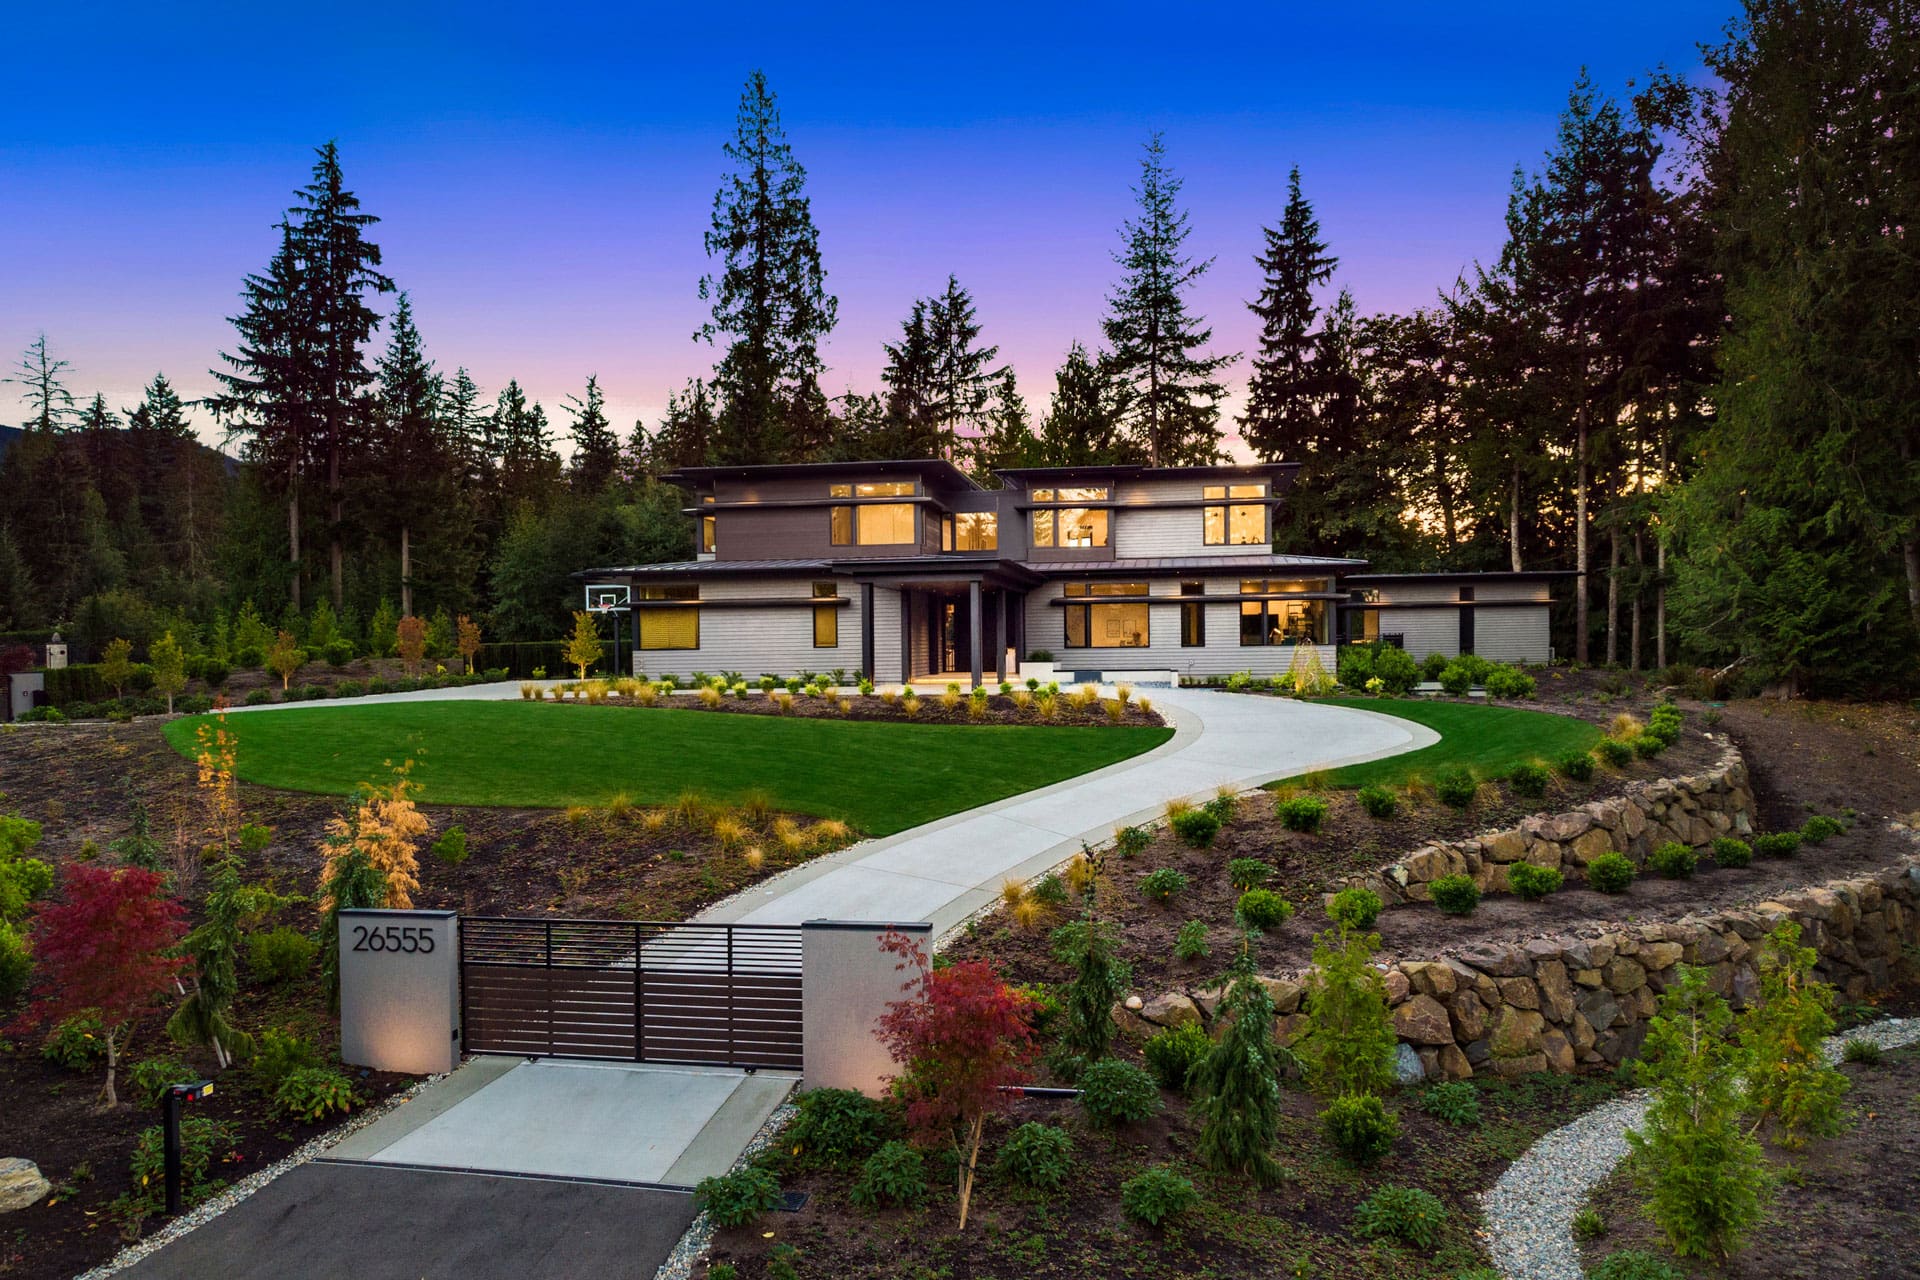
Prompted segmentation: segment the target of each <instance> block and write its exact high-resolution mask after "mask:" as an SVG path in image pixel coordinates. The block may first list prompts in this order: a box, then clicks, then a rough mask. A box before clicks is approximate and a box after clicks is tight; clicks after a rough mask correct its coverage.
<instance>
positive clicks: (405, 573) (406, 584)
mask: <svg viewBox="0 0 1920 1280" xmlns="http://www.w3.org/2000/svg"><path fill="white" fill-rule="evenodd" d="M412 532H413V531H412V530H411V529H409V528H407V526H406V525H404V524H403V525H401V526H400V613H401V616H402V617H409V618H410V617H412V616H413V552H412V543H411V541H410V535H411V534H412Z"/></svg>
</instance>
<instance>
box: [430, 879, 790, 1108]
mask: <svg viewBox="0 0 1920 1280" xmlns="http://www.w3.org/2000/svg"><path fill="white" fill-rule="evenodd" d="M460 992H461V1021H462V1025H463V1026H464V1027H465V1028H466V1030H465V1041H466V1048H467V1050H468V1051H469V1052H471V1053H511V1054H528V1055H534V1056H544V1057H556V1058H617V1059H621V1060H624V1061H635V1062H679V1063H687V1064H700V1065H709V1066H728V1067H769V1068H776V1069H783V1070H793V1071H798V1070H800V1067H801V1052H800V1050H801V1037H800V927H799V926H798V925H746V924H662V923H656V922H652V921H628V920H547V919H541V918H537V917H530V918H501V917H493V918H489V917H480V918H473V917H466V918H463V919H462V920H461V921H460Z"/></svg>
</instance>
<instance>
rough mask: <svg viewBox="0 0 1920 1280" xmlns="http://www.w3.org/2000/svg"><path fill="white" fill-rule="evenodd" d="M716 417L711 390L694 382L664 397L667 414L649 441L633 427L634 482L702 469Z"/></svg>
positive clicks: (707, 456) (708, 455)
mask: <svg viewBox="0 0 1920 1280" xmlns="http://www.w3.org/2000/svg"><path fill="white" fill-rule="evenodd" d="M717 427H718V417H717V414H716V410H715V407H714V403H713V390H712V388H710V387H709V386H708V385H707V384H706V383H705V382H703V381H701V380H700V379H698V378H694V379H692V380H691V381H689V382H688V383H687V385H686V386H684V387H682V388H681V389H680V390H679V391H677V392H670V393H669V394H668V395H667V411H666V413H665V415H664V416H662V417H661V419H660V425H659V426H658V427H657V428H655V430H654V433H653V436H652V438H651V439H648V438H647V437H646V435H645V434H644V433H643V432H642V431H641V430H640V429H639V428H638V427H637V426H636V427H635V428H634V433H633V443H632V445H631V446H630V452H631V456H632V458H633V479H634V481H635V482H636V483H638V481H639V480H640V479H641V477H643V476H663V475H665V474H667V473H668V472H669V471H673V470H675V469H677V468H680V467H699V466H705V465H706V464H707V462H708V461H709V460H711V458H712V453H713V441H714V433H715V431H716V429H717Z"/></svg>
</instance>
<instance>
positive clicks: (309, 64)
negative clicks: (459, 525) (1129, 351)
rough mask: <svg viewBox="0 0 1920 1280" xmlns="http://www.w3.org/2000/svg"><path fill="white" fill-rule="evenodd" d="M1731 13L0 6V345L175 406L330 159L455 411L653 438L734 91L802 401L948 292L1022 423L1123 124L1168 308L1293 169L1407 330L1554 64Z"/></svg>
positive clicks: (1494, 246) (846, 385)
mask: <svg viewBox="0 0 1920 1280" xmlns="http://www.w3.org/2000/svg"><path fill="white" fill-rule="evenodd" d="M1731 13H1732V7H1731V5H1730V4H1728V3H1714V4H1703V3H1694V2H1692V0H1670V2H1668V3H1661V4H1652V3H1640V2H1638V0H1635V2H1631V3H1614V4H1608V5H1565V4H1554V5H1548V4H1530V5H1522V4H1485V5H1471V4H1468V5H1454V6H1437V5H1431V4H1424V5H1415V4H1375V5H1349V6H1314V7H1312V8H1307V7H1304V6H1293V5H1281V4H1274V5H1263V6H1187V7H1181V6H1164V7H1161V8H1146V7H1142V6H1132V5H1102V6H1097V7H1095V6H1088V7H1087V8H1085V9H1068V8H1062V7H1049V6H1036V5H1030V6H1023V7H1011V6H990V7H979V8H970V9H962V8H959V7H943V8H941V9H939V10H937V11H916V12H911V13H902V12H900V11H898V10H897V9H895V8H893V7H882V6H855V5H834V6H817V7H816V6H799V5H789V6H780V7H773V6H705V7H689V6H673V7H672V8H670V9H662V10H659V11H651V10H649V9H643V8H638V7H620V8H614V7H605V6H593V5H584V4H576V5H544V6H530V5H517V6H505V5H462V6H452V5H437V6H436V5H415V4H405V3H395V4H390V5H386V6H369V5H364V4H357V3H343V4H334V5H328V6H300V7H299V8H298V9H297V10H296V9H295V8H294V7H293V6H271V5H239V4H233V5H206V4H202V5H193V4H186V5H165V6H160V5H152V4H142V5H132V4H78V5H73V6H67V7H65V8H59V7H54V8H51V9H48V8H46V7H41V8H37V9H35V10H33V11H30V12H26V13H21V14H14V15H10V17H9V37H10V43H11V44H12V46H13V53H14V56H13V57H12V58H11V59H10V63H11V66H10V71H9V74H8V75H7V76H6V77H5V78H4V79H0V352H4V353H6V354H7V356H8V359H7V363H8V364H9V365H10V364H11V353H12V352H15V351H18V350H19V349H20V348H22V347H24V346H25V345H26V344H27V343H28V342H30V341H31V340H32V339H33V337H34V336H35V335H36V334H37V333H39V332H40V331H42V330H44V331H45V332H46V333H47V334H48V337H49V341H50V342H51V344H52V346H53V348H54V351H55V353H56V354H57V355H59V356H61V357H63V358H65V359H68V360H70V361H71V362H72V365H73V368H72V371H71V375H70V376H71V379H72V385H73V387H74V389H75V391H76V392H78V393H82V394H89V395H90V394H91V393H92V392H93V391H94V390H96V389H98V390H101V391H104V392H105V393H106V394H107V396H108V398H109V400H110V401H111V402H112V403H114V404H116V405H124V404H128V403H131V402H132V401H133V400H134V399H135V398H136V397H137V395H138V391H139V387H140V385H141V384H142V383H143V382H144V381H145V380H146V379H147V378H148V377H150V376H151V375H152V374H153V372H154V371H156V370H164V371H166V372H167V374H168V375H169V376H170V377H171V378H173V379H174V381H175V382H176V384H177V385H178V386H180V387H181V389H182V390H183V392H185V393H187V394H204V393H205V392H207V391H208V390H210V389H211V381H210V379H209V378H208V377H207V374H206V371H207V370H208V369H209V368H211V367H212V366H213V365H214V364H215V363H216V362H217V357H218V352H219V351H221V350H222V349H224V348H227V347H229V346H230V345H231V340H232V330H231V327H230V326H229V325H228V324H227V323H226V317H227V316H229V315H231V314H232V312H233V310H234V308H235V306H236V292H237V289H238V286H239V284H240V280H241V277H242V275H243V274H244V273H246V272H248V271H251V270H257V269H258V268H259V267H260V266H261V265H263V264H264V262H265V261H266V259H267V256H268V255H269V253H270V252H271V251H272V247H273V240H274V233H273V231H272V224H273V223H274V221H275V220H276V218H277V217H278V216H279V213H280V211H281V210H282V209H283V208H284V207H285V206H286V205H287V204H288V203H289V201H290V196H291V192H292V190H293V189H294V188H295V187H296V186H298V185H300V184H301V183H302V182H303V181H304V180H305V177H306V173H307V170H308V168H309V166H310V164H311V148H312V147H313V146H314V145H316V144H318V143H320V142H322V141H325V140H326V139H328V138H335V139H338V141H339V143H340V145H341V148H342V152H343V155H344V159H345V162H346V166H347V175H348V179H349V182H350V184H351V185H352V186H353V187H354V188H355V190H356V191H358V192H359V194H360V195H361V197H362V199H363V200H364V202H365V204H366V206H367V208H368V211H370V212H373V213H376V214H379V215H380V216H381V217H382V218H383V222H382V223H381V224H380V226H379V227H378V228H376V230H375V238H376V239H377V240H378V242H379V243H380V244H381V246H382V248H383V249H384V250H385V253H386V270H387V271H388V272H389V274H391V275H392V276H393V277H394V278H395V279H396V280H397V281H398V282H399V283H400V285H401V287H403V288H406V289H408V290H410V291H411V293H412V295H413V298H414V303H415V308H416V311H417V313H418V316H419V320H420V324H421V327H422V330H423V332H424V334H425V337H426V340H427V343H428V347H429V353H430V354H431V355H432V356H433V357H434V358H435V359H436V360H437V361H438V362H439V363H440V364H441V365H443V366H444V367H446V368H448V369H451V368H452V367H453V366H454V365H455V364H465V365H467V366H468V367H469V368H470V369H471V370H472V371H473V373H474V376H475V377H476V378H477V379H478V380H479V381H480V383H481V384H482V386H483V387H484V388H485V389H486V390H487V391H488V392H489V394H490V393H491V392H492V391H494V390H496V389H497V388H498V387H499V386H500V385H501V384H503V383H504V382H505V381H506V379H507V378H508V377H510V376H511V377H518V378H519V379H520V381H521V382H522V384H523V385H525V386H526V387H527V388H528V389H529V391H530V392H531V393H532V394H533V395H535V396H537V397H538V398H540V399H542V400H543V401H545V402H546V403H547V405H548V407H549V409H550V410H555V409H557V407H558V402H559V400H560V398H561V396H562V395H564V394H566V393H568V392H570V391H575V390H577V389H578V388H579V386H580V385H581V384H582V383H583V382H584V381H585V378H586V376H587V374H589V373H598V374H599V375H600V379H601V383H602V385H603V386H604V387H605V388H606V389H607V391H608V395H609V399H610V402H611V407H612V411H613V413H614V418H615V421H616V423H617V424H618V425H619V426H620V427H621V428H622V429H623V430H624V429H626V428H627V427H629V426H631V424H632V422H633V421H634V419H635V418H636V417H639V418H644V419H645V420H647V421H648V422H649V423H651V422H652V421H653V420H654V418H655V417H656V416H657V414H658V412H659V410H660V408H661V406H663V405H664V403H665V400H666V396H667V393H668V392H669V391H671V390H673V389H675V388H676V387H678V386H679V385H681V384H682V383H683V382H684V381H685V380H686V379H687V378H688V377H691V376H696V375H700V374H703V373H704V372H706V370H707V369H708V368H709V367H710V365H711V362H712V358H713V353H712V352H711V351H709V350H708V349H706V348H703V347H700V346H697V345H696V344H694V343H693V342H692V341H691V340H690V338H689V335H690V334H691V333H692V332H693V330H694V329H695V328H696V327H697V326H698V325H699V323H700V322H701V320H702V319H703V313H702V307H701V304H700V302H699V299H698V298H697V296H696V294H695V286H696V283H697V281H698V279H699V277H700V275H701V273H702V271H703V270H704V269H705V259H704V257H703V254H702V251H701V244H700V237H701V234H702V232H703V230H704V229H705V227H706V223H707V218H708V211H709V207H710V204H711V201H712V197H713V191H714V188H715V186H716V185H717V181H718V179H719V177H720V175H721V173H722V171H723V167H724V159H723V157H722V156H721V154H720V147H721V145H722V143H723V142H724V141H725V139H726V137H727V136H728V134H729V131H730V129H731V126H732V121H733V115H734V110H735V106H736V104H737V101H738V97H739V92H740V87H741V83H742V81H743V80H744V79H745V76H746V74H747V72H748V71H749V70H751V69H752V68H754V67H756V66H757V67H762V68H764V69H765V70H766V72H767V74H768V76H769V79H770V81H771V83H772V85H773V88H774V90H775V92H776V93H777V94H778V95H779V98H780V105H781V109H782V113H783V115H784V118H785V123H786V126H787V130H788V133H789V136H790V139H791V141H792V143H793V145H794V147H795V150H796V152H797V153H798V155H799V157H800V159H801V161H802V163H804V164H805V165H806V166H807V168H808V170H809V172H810V175H811V180H810V190H811V193H812V196H813V200H814V209H815V217H816V221H817V222H818V224H819V227H820V237H821V248H822V252H823V256H824V258H825V262H826V267H827V272H828V282H829V287H830V288H831V289H832V290H833V291H834V292H835V293H836V294H837V295H838V296H839V298H840V316H841V323H840V326H839V328H838V330H836V332H835V333H834V335H833V337H832V340H831V342H830V343H829V345H828V347H827V349H826V356H827V361H828V364H829V366H830V368H829V372H828V375H827V378H826V386H827V389H828V391H829V392H830V393H838V392H839V391H842V390H848V389H854V390H869V389H875V388H877V385H878V376H879V370H880V366H881V363H882V361H883V356H882V353H881V351H880V344H881V342H883V341H886V340H889V339H891V338H892V337H893V336H894V335H895V334H896V333H897V330H898V325H899V322H900V320H901V318H902V317H903V316H904V315H905V314H906V311H907V309H908V307H909V306H910V305H911V302H912V300H913V299H914V297H916V296H919V295H924V294H929V293H932V292H934V291H936V290H937V289H938V288H939V287H940V286H941V285H942V284H943V283H944V281H945V278H946V275H947V273H948V272H950V271H951V272H954V273H955V274H957V275H958V276H959V278H960V281H961V283H962V284H963V285H966V286H967V287H968V288H970V289H971V290H972V291H973V293H974V296H975V298H976V300H977V302H978V304H979V310H980V317H981V319H982V321H983V322H984V324H985V326H986V333H985V336H986V338H987V340H988V341H994V342H998V343H999V344H1000V345H1001V348H1002V356H1003V358H1006V359H1010V360H1011V361H1012V363H1013V364H1014V366H1015V368H1016V370H1017V371H1018V373H1019V375H1020V380H1021V386H1022V388H1023V390H1024V391H1025V392H1026V394H1027V397H1028V399H1029V400H1030V401H1032V402H1033V403H1034V404H1035V406H1036V408H1038V407H1040V406H1043V405H1044V402H1045V399H1046V397H1047V394H1048V393H1049V392H1050V390H1051V387H1052V373H1053V369H1054V368H1055V367H1056V366H1057V364H1058V362H1059V360H1060V357H1061V356H1062V354H1063V353H1064V352H1065V350H1066V348H1067V345H1068V343H1069V342H1071V341H1073V340H1074V339H1076V338H1078V339H1080V340H1082V341H1085V342H1088V343H1090V344H1091V343H1092V342H1094V341H1096V340H1097V338H1098V322H1099V317H1100V314H1101V311H1102V301H1103V298H1104V295H1105V293H1106V290H1107V289H1108V288H1109V287H1110V286H1111V284H1112V281H1113V278H1114V275H1115V270H1114V268H1113V265H1112V262H1111V258H1110V254H1111V251H1112V249H1113V248H1114V246H1115V244H1116V242H1117V233H1118V228H1119V226H1120V224H1121V222H1122V221H1123V220H1124V219H1125V218H1126V217H1127V216H1128V214H1129V212H1130V197H1129V194H1128V186H1129V184H1130V182H1131V181H1132V180H1133V178H1134V176H1135V173H1136V167H1137V163H1138V157H1139V148H1140V144H1141V142H1142V141H1143V140H1144V139H1145V138H1146V137H1147V135H1148V134H1149V133H1151V132H1153V131H1155V130H1161V131H1164V133H1165V135H1166V142H1167V147H1168V151H1169V155H1170V158H1171V160H1172V163H1173V164H1174V166H1175V168H1176V170H1177V171H1178V172H1179V173H1180V174H1181V176H1183V177H1184V178H1185V180H1186V184H1187V185H1186V191H1185V199H1186V203H1187V205H1188V207H1189V209H1190V212H1191V214H1192V221H1193V229H1194V231H1193V237H1192V239H1191V240H1190V242H1189V244H1190V247H1191V248H1192V249H1193V250H1194V251H1195V253H1196V254H1198V255H1200V256H1213V257H1215V258H1216V259H1217V263H1216V266H1215V267H1214V269H1213V272H1212V273H1211V274H1210V275H1209V276H1208V277H1207V278H1206V280H1204V281H1203V282H1202V284H1201V286H1200V288H1199V289H1198V290H1197V292H1196V294H1195V297H1194V303H1195V306H1196V307H1197V309H1199V310H1200V311H1201V312H1202V313H1204V314H1205V315H1206V316H1207V317H1208V319H1210V320H1211V321H1212V322H1213V323H1214V327H1215V338H1216V346H1218V347H1219V348H1221V349H1225V350H1245V349H1246V348H1248V347H1249V346H1250V345H1251V344H1252V341H1253V335H1254V326H1253V323H1252V319H1251V317H1250V316H1249V315H1248V313H1247V312H1246V309H1245V305H1244V304H1245V300H1246V299H1247V298H1248V297H1250V296H1252V294H1253V293H1254V291H1255V289H1256V288H1257V277H1256V275H1255V272H1254V270H1253V267H1252V264H1251V259H1252V255H1253V254H1254V252H1255V251H1256V250H1257V249H1258V247H1259V242H1260V228H1261V224H1262V223H1263V222H1266V221H1271V220H1273V219H1275V218H1277V217H1278V214H1279V210H1280V206H1281V203H1282V201H1283V200H1284V196H1285V188H1286V174H1287V169H1288V167H1289V166H1290V165H1293V164H1298V165H1299V166H1300V167H1301V169H1302V176H1303V181H1304V183H1305V186H1306V191H1307V194H1308V196H1309V198H1310V199H1312V200H1313V201H1314V203H1315V205H1316V207H1317V210H1318V213H1319V216H1320V219H1321V224H1322V227H1323V230H1324V232H1325V234H1326V237H1327V238H1328V239H1329V240H1330V241H1331V243H1332V246H1333V248H1334V250H1335V251H1336V252H1337V253H1339V254H1340V256H1341V259H1342V262H1341V269H1340V272H1339V275H1338V277H1337V279H1336V287H1337V286H1338V285H1341V284H1344V285H1346V286H1348V287H1351V288H1352V289H1353V291H1354V294H1355V296H1356V299H1357V300H1358V303H1359V305H1360V307H1361V309H1362V310H1363V311H1378V310H1388V309H1404V308H1409V307H1413V306H1418V305H1422V304H1424V303H1427V302H1429V301H1430V300H1431V299H1432V298H1433V296H1434V294H1435V292H1436V291H1437V290H1438V289H1440V288H1442V287H1445V286H1446V285H1447V284H1449V283H1450V282H1451V281H1452V280H1453V278H1454V276H1455V275H1456V274H1457V273H1458V272H1459V271H1460V270H1461V269H1462V268H1463V267H1465V266H1466V265H1467V264H1468V263H1469V262H1471V261H1472V260H1474V259H1475V258H1481V259H1486V258H1490V257H1491V256H1492V255H1493V254H1495V253H1496V252H1497V251H1498V249H1499V243H1500V232H1501V225H1500V216H1501V212H1502V210H1503V208H1504V204H1505V199H1506V191H1507V186H1508V182H1509V178H1510V174H1511V171H1512V169H1513V167H1514V165H1515V164H1516V163H1518V164H1524V165H1527V166H1534V165H1537V164H1538V162H1539V160H1540V157H1541V154H1542V153H1543V151H1544V150H1545V149H1546V147H1547V146H1548V145H1549V144H1550V143H1551V141H1552V136H1553V129H1554V123H1555V119H1556V117H1557V115H1558V113H1559V111H1560V109H1561V108H1562V106H1563V105H1564V103H1565V100H1566V94H1567V90H1568V88H1569V87H1570V86H1571V84H1572V83H1573V81H1574V79H1575V77H1576V76H1577V75H1578V73H1579V71H1580V68H1581V67H1582V66H1583V65H1585V66H1587V67H1589V68H1590V70H1591V73H1592V75H1593V76H1594V78H1595V80H1596V81H1597V82H1598V83H1599V84H1600V86H1601V87H1602V88H1603V89H1606V90H1609V91H1613V92H1617V93H1624V92H1626V85H1627V82H1628V81H1629V80H1631V79H1634V78H1637V77H1643V76H1644V75H1645V73H1646V72H1647V71H1648V70H1649V69H1651V68H1653V67H1655V66H1656V65H1660V64H1665V65H1667V66H1669V67H1672V68H1674V69H1677V70H1682V71H1687V72H1690V73H1691V72H1697V69H1698V65H1699V56H1698V51H1697V46H1698V44H1699V43H1700V42H1702V41H1714V40H1716V39H1717V38H1718V36H1719V33H1720V30H1721V28H1722V27H1723V26H1724V24H1725V22H1726V20H1727V19H1728V17H1729V16H1731ZM1168 15H1173V16H1171V17H1170V16H1168ZM1244 376H1245V366H1244V364H1242V365H1241V366H1239V367H1238V368H1237V369H1236V370H1235V371H1234V372H1233V376H1232V381H1233V382H1234V383H1235V385H1236V388H1237V385H1238V383H1239V382H1240V381H1242V380H1243V379H1244ZM13 390H14V388H12V387H6V388H0V421H3V420H9V419H12V418H15V417H17V416H19V413H18V407H17V404H16V403H15V401H14V400H13V397H12V395H11V393H12V392H13ZM556 416H559V415H556ZM561 420H563V421H564V418H563V417H562V418H561Z"/></svg>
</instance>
